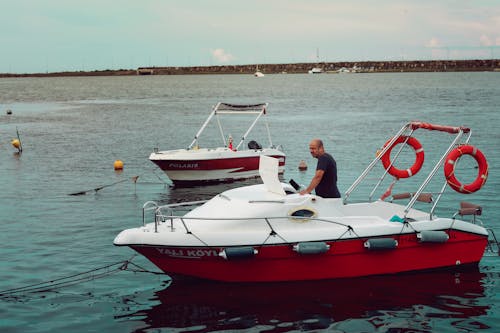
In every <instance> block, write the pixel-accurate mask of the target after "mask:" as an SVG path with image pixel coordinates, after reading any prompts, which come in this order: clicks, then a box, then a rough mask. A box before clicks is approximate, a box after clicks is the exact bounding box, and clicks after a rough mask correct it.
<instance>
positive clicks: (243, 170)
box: [149, 103, 286, 186]
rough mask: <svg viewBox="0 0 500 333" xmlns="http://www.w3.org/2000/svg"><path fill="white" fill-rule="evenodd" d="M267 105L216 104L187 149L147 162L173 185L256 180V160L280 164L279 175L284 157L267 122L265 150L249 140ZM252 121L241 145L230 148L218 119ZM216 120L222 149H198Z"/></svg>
mask: <svg viewBox="0 0 500 333" xmlns="http://www.w3.org/2000/svg"><path fill="white" fill-rule="evenodd" d="M267 107H268V104H267V103H259V104H230V103H217V105H215V106H214V107H213V109H212V112H211V113H210V114H209V116H208V118H207V119H206V121H205V123H204V124H203V125H202V126H201V128H200V130H199V131H198V132H197V133H196V135H195V137H194V139H193V141H192V142H191V144H190V145H189V146H188V148H186V149H175V150H164V151H159V150H155V151H154V152H153V153H151V155H150V156H149V159H150V160H151V161H152V162H153V163H155V164H156V165H157V166H158V167H159V168H160V169H161V170H163V171H164V172H165V174H166V175H167V176H168V177H169V178H170V180H171V181H172V182H173V183H174V184H175V185H181V186H182V185H196V184H201V183H218V182H230V181H234V180H243V179H248V178H255V177H258V176H259V157H260V156H261V155H264V156H270V157H274V158H277V159H278V160H279V170H278V172H279V173H280V174H283V173H284V172H285V160H286V155H285V153H284V152H283V149H282V147H281V146H280V145H278V146H275V145H274V144H273V142H272V140H271V134H270V130H269V126H268V124H267V122H265V121H264V122H265V125H266V126H265V129H266V131H267V139H268V141H269V143H268V146H266V147H263V146H262V145H261V144H260V143H259V142H257V141H255V140H249V139H248V137H249V135H250V133H251V131H252V130H253V128H254V127H255V125H256V124H257V121H258V120H259V119H261V118H263V117H264V116H265V115H266V114H267ZM223 115H226V116H236V117H240V119H241V118H244V117H255V119H253V121H252V122H251V124H250V126H249V128H248V129H247V130H246V132H244V133H243V134H242V136H241V139H240V141H239V142H238V143H237V144H236V143H234V144H233V141H232V140H233V138H232V136H231V135H230V134H226V133H225V132H226V131H225V130H224V128H223V126H222V122H221V121H220V119H219V117H220V116H223ZM213 120H216V122H217V126H218V131H219V133H220V135H221V146H219V147H213V148H208V147H201V146H200V145H201V143H200V138H201V135H202V133H203V132H204V131H205V129H206V128H207V126H208V125H209V124H210V123H211V122H212V121H213Z"/></svg>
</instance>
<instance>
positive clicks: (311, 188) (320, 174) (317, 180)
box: [300, 169, 325, 194]
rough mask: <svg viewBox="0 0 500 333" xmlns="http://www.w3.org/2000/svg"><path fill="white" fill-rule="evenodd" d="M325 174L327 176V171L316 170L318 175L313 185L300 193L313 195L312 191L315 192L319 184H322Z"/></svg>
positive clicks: (312, 182) (312, 181) (315, 176)
mask: <svg viewBox="0 0 500 333" xmlns="http://www.w3.org/2000/svg"><path fill="white" fill-rule="evenodd" d="M324 174H325V170H321V169H318V170H316V173H315V174H314V177H313V179H311V183H310V184H309V186H308V187H307V188H306V189H305V190H302V191H300V194H307V193H311V192H312V190H314V189H315V188H316V186H318V184H319V183H320V182H321V179H322V178H323V175H324Z"/></svg>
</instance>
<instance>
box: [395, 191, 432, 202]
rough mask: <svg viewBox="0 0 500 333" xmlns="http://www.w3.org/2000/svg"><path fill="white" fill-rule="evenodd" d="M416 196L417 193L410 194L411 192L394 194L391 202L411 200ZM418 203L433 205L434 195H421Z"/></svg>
mask: <svg viewBox="0 0 500 333" xmlns="http://www.w3.org/2000/svg"><path fill="white" fill-rule="evenodd" d="M414 195H415V193H410V192H404V193H398V194H393V195H392V199H391V202H392V201H393V200H401V199H411V198H412V197H413V196H414ZM417 201H420V202H425V203H431V202H432V193H420V195H419V196H418V197H417Z"/></svg>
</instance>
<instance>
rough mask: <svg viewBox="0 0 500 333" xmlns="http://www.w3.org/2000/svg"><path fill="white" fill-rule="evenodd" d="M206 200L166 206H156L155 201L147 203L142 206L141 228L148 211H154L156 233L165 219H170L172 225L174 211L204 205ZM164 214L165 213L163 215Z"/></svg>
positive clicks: (144, 224)
mask: <svg viewBox="0 0 500 333" xmlns="http://www.w3.org/2000/svg"><path fill="white" fill-rule="evenodd" d="M207 201H208V200H198V201H188V202H180V203H173V204H168V205H161V206H160V205H158V203H156V202H155V201H147V202H146V203H144V205H143V206H142V226H143V227H145V226H146V214H147V212H148V211H154V222H155V232H158V225H159V223H161V222H165V221H166V217H171V218H170V220H171V224H172V225H173V218H174V212H175V211H174V210H175V209H178V208H180V207H192V206H199V205H201V204H204V203H205V202H207ZM164 212H166V213H164Z"/></svg>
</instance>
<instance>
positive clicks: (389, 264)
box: [114, 122, 498, 282]
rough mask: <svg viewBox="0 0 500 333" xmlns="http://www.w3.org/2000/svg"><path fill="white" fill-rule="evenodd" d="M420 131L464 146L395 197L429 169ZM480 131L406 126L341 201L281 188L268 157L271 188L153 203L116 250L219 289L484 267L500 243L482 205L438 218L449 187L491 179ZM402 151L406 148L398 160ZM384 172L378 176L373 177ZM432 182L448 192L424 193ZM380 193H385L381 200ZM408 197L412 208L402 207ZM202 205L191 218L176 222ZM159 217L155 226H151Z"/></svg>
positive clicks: (265, 172)
mask: <svg viewBox="0 0 500 333" xmlns="http://www.w3.org/2000/svg"><path fill="white" fill-rule="evenodd" d="M416 130H420V132H423V131H426V130H429V131H432V132H440V133H441V134H443V133H444V135H449V134H452V135H451V136H454V138H453V139H452V141H451V144H450V145H449V146H448V148H445V152H444V154H443V155H441V157H439V156H440V155H435V154H429V155H430V156H431V157H433V158H432V160H434V161H435V163H433V164H432V165H434V167H432V169H431V170H430V172H429V173H428V175H425V173H422V174H421V175H419V177H418V178H420V177H422V178H424V179H423V182H422V183H421V185H418V184H417V183H415V182H414V181H413V180H412V181H409V182H407V183H409V184H410V185H411V187H414V186H416V187H415V188H414V191H410V192H407V193H403V194H392V190H393V188H394V187H395V185H396V184H399V181H401V180H406V179H407V178H410V177H412V176H414V175H416V174H417V173H418V172H419V171H420V168H421V167H422V164H423V163H424V151H423V148H422V146H421V145H420V142H419V141H418V140H417V139H416V138H415V137H414V136H413V135H414V132H415V131H416ZM470 133H471V132H470V130H469V129H468V128H465V127H451V126H441V125H434V124H428V123H421V122H411V123H408V124H406V125H405V126H403V128H402V129H401V130H400V131H399V132H398V133H397V134H396V135H395V136H394V137H393V138H392V139H390V140H389V141H388V142H387V143H386V144H385V145H384V147H383V148H382V149H381V151H380V152H379V153H378V154H377V155H376V157H375V159H374V160H373V161H372V162H371V163H370V164H369V165H368V167H367V168H366V169H365V170H364V171H363V172H362V173H361V175H360V176H359V177H358V179H356V180H355V181H354V183H353V184H352V185H351V187H350V188H349V189H348V190H347V191H346V192H345V194H344V196H343V198H339V199H326V198H322V197H319V196H316V195H310V194H309V195H300V194H299V193H298V189H297V186H291V185H289V184H285V183H281V182H280V181H279V180H278V177H277V173H278V165H279V163H278V160H276V159H273V158H269V157H266V156H261V157H260V159H261V162H260V175H261V178H262V180H263V184H258V185H252V186H244V187H239V188H234V189H230V190H227V191H225V192H223V193H221V194H219V195H216V196H215V197H213V198H212V199H210V200H208V201H204V202H189V203H184V204H182V203H180V204H171V205H165V206H159V205H158V204H156V203H155V202H147V203H146V204H145V205H144V207H143V221H142V224H143V225H142V226H140V227H138V228H133V229H128V230H124V231H122V232H121V233H120V234H119V235H118V236H117V237H116V238H115V240H114V244H115V245H117V246H128V247H131V248H132V249H134V250H135V251H137V252H138V253H140V254H142V255H144V256H145V257H146V258H148V259H149V260H150V261H151V262H152V263H154V264H155V265H156V266H158V267H159V268H160V269H161V270H163V271H164V272H166V273H168V274H171V275H177V274H178V275H187V276H192V277H198V278H203V279H210V280H219V281H242V282H270V281H291V280H321V279H334V278H347V277H360V276H369V275H380V274H395V273H402V272H409V271H420V270H430V269H438V268H445V267H455V266H467V265H477V263H478V262H479V261H480V260H481V258H482V256H483V254H484V252H485V249H486V248H488V247H490V246H491V244H493V243H490V242H489V240H488V238H489V236H490V235H491V236H494V235H493V232H492V231H491V230H490V229H486V228H485V227H484V226H483V225H482V222H481V221H480V220H479V219H478V215H480V214H481V211H482V210H481V207H479V206H476V205H473V204H466V203H462V204H461V205H460V208H458V207H457V209H456V210H452V211H449V212H448V214H447V215H446V216H444V217H438V216H437V215H436V214H435V209H436V206H437V204H438V203H439V202H440V199H441V197H442V195H443V194H444V193H445V188H446V186H447V185H449V186H450V187H451V188H452V189H454V190H455V191H457V192H459V193H470V192H474V191H477V190H479V189H480V188H481V187H482V186H483V184H484V183H485V181H486V178H487V174H488V165H487V162H486V159H485V157H484V155H483V154H482V153H481V151H480V150H479V149H477V148H475V147H473V146H471V145H469V144H468V142H469V139H470ZM398 144H403V147H402V148H400V149H396V150H399V151H398V153H396V154H395V155H396V156H395V157H394V159H393V160H392V161H391V150H392V149H393V148H394V147H395V146H397V145H398ZM407 147H410V148H413V150H414V153H415V154H416V161H415V164H414V165H413V166H412V167H410V168H408V169H397V168H396V167H395V164H394V162H395V161H396V160H397V159H398V157H399V155H400V152H401V150H402V149H404V148H407ZM396 150H395V151H396ZM410 151H411V149H410ZM462 155H471V156H472V157H473V158H474V159H475V160H476V162H477V163H478V175H477V178H476V180H474V181H473V182H472V183H470V184H462V183H461V182H460V181H459V180H458V179H457V178H456V175H455V172H454V171H455V166H456V165H457V162H458V160H459V158H460V156H462ZM436 156H437V157H436ZM379 160H380V161H381V162H382V163H381V164H380V163H378V162H379ZM375 166H377V167H378V172H380V173H381V175H379V177H378V178H376V177H373V173H375V171H376V170H377V169H375ZM439 167H444V174H445V178H446V179H445V181H444V184H442V180H439V178H441V177H436V175H437V174H440V175H441V174H442V173H438V172H437V170H438V168H439ZM368 174H370V177H368ZM391 176H392V177H391ZM384 180H386V181H391V182H392V183H391V185H390V186H389V187H388V189H387V190H386V191H384V190H383V189H381V188H380V185H381V184H382V183H383V181H384ZM432 180H437V184H436V185H437V186H438V187H442V189H441V191H439V192H436V193H432V194H430V193H426V192H424V191H425V190H426V188H427V187H428V185H429V184H430V183H431V181H432ZM372 182H374V183H375V184H373V183H372ZM362 183H363V185H362V186H360V184H362ZM366 183H368V184H366ZM291 184H293V183H292V182H291ZM294 185H296V184H294ZM401 185H402V183H401ZM384 187H385V186H384ZM357 189H363V193H364V192H365V190H366V189H368V192H370V191H371V192H370V194H369V196H368V199H367V200H366V199H365V200H362V201H356V202H354V201H353V202H351V196H352V195H353V193H354V191H355V190H357ZM377 192H381V193H382V192H383V194H382V195H381V196H380V198H379V199H375V200H372V197H373V196H374V194H375V193H377ZM363 197H364V195H363ZM389 197H392V198H391V200H390V201H389V200H386V199H388V198H389ZM402 199H406V200H405V201H404V202H405V203H404V204H400V203H396V202H395V201H396V200H402ZM393 201H394V202H393ZM422 205H424V206H426V207H427V209H425V210H424V209H422V208H420V206H422ZM193 206H197V207H196V208H194V209H192V210H190V211H189V212H188V213H186V214H175V211H176V210H178V209H181V208H184V209H186V207H193ZM457 206H458V205H457ZM149 216H150V217H151V218H152V222H150V223H146V220H147V219H148V217H149ZM468 217H470V220H469V218H468ZM460 218H462V219H460ZM495 239H496V238H495ZM495 244H496V245H495V246H496V251H498V243H497V242H496V241H495Z"/></svg>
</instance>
